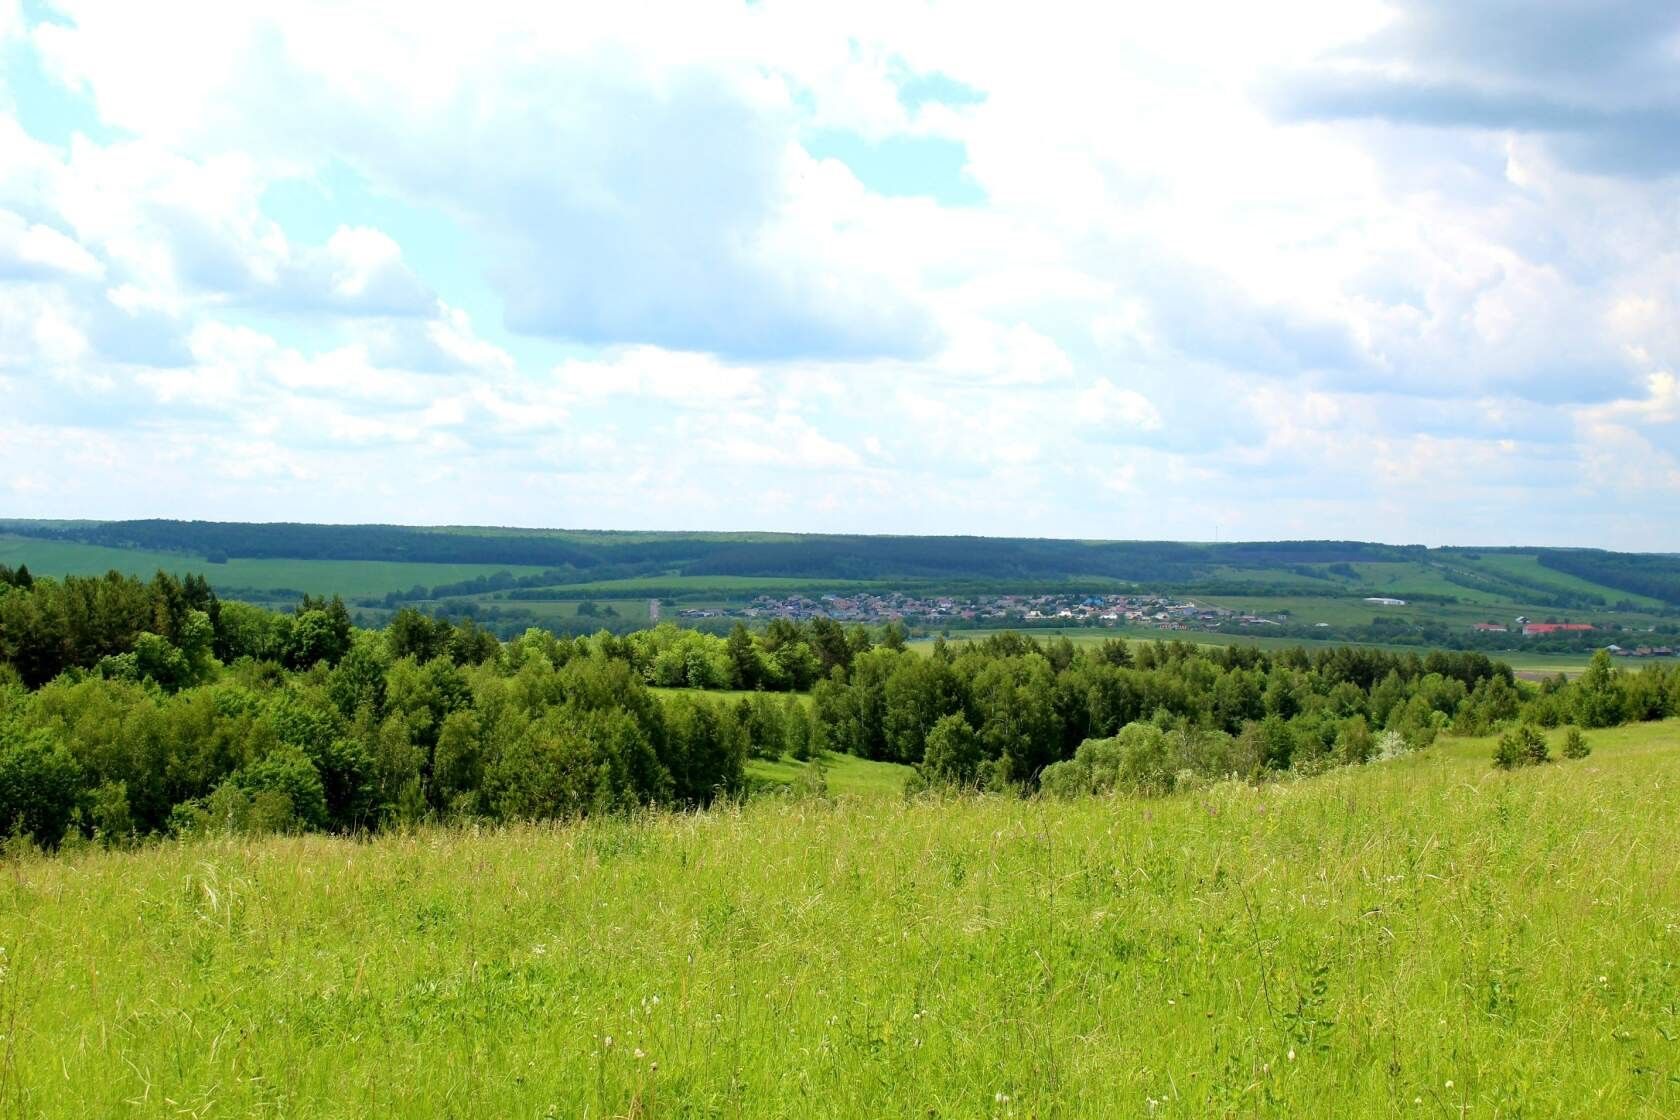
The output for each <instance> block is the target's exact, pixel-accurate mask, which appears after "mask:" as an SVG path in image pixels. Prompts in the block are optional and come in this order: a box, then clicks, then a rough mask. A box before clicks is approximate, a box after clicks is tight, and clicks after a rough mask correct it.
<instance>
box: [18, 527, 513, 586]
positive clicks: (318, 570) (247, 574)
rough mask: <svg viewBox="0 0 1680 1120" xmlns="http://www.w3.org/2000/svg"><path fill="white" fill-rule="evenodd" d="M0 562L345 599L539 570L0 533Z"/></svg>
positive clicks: (56, 571) (46, 570) (49, 571)
mask: <svg viewBox="0 0 1680 1120" xmlns="http://www.w3.org/2000/svg"><path fill="white" fill-rule="evenodd" d="M0 564H5V565H8V566H10V567H16V566H17V565H19V564H28V565H29V568H30V570H31V571H33V572H35V573H36V574H38V575H44V576H47V575H50V576H67V575H74V576H99V575H104V574H105V573H106V572H108V571H111V570H112V569H116V570H117V571H120V572H129V573H132V574H134V575H138V576H141V577H146V578H149V577H150V576H151V575H152V574H153V573H154V572H157V571H159V570H162V571H165V572H169V573H171V574H173V575H186V574H188V573H189V572H196V573H198V574H200V575H202V576H204V577H205V578H207V579H208V580H210V582H211V583H212V584H213V585H214V586H216V587H230V588H255V589H258V590H266V589H271V588H288V589H292V590H296V591H303V592H307V593H308V594H311V595H342V596H344V597H345V598H346V599H352V598H359V597H363V596H383V595H385V594H386V593H387V592H391V591H406V590H408V589H409V588H411V587H413V586H414V585H416V584H419V585H421V586H422V587H434V586H436V585H437V584H440V583H455V582H458V581H460V580H467V579H472V578H474V577H476V576H485V575H492V574H494V573H496V572H501V571H509V572H512V573H513V574H515V575H523V574H527V573H533V572H537V571H540V570H541V569H539V568H521V567H510V566H508V565H505V564H422V563H412V564H411V563H403V562H400V561H379V560H266V559H263V560H255V559H233V560H229V561H228V562H227V563H225V564H211V563H208V562H207V561H205V560H204V559H203V558H202V557H199V556H189V555H187V554H185V553H178V552H143V551H140V550H138V549H129V548H101V547H99V546H98V545H88V544H64V543H60V542H57V541H43V540H35V539H33V538H27V537H15V536H8V535H0Z"/></svg>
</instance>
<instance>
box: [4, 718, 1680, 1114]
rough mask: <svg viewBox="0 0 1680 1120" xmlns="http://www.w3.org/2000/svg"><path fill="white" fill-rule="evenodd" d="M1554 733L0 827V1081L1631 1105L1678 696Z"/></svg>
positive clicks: (1015, 1103) (328, 1102) (1665, 981)
mask: <svg viewBox="0 0 1680 1120" xmlns="http://www.w3.org/2000/svg"><path fill="white" fill-rule="evenodd" d="M1594 748H1595V751H1594V754H1593V755H1592V757H1591V758H1590V759H1588V760H1586V761H1583V762H1577V763H1568V764H1558V765H1552V766H1546V767H1539V768H1535V769H1532V770H1528V771H1524V772H1522V773H1519V774H1515V775H1505V774H1496V773H1494V772H1493V771H1492V770H1491V769H1490V768H1489V765H1488V754H1489V753H1490V751H1491V745H1490V744H1488V743H1486V742H1478V743H1468V744H1462V743H1461V744H1455V745H1453V746H1451V747H1447V748H1444V749H1443V748H1435V749H1433V750H1432V751H1430V752H1427V753H1425V754H1423V755H1420V756H1416V757H1412V758H1408V759H1404V760H1401V761H1399V762H1394V763H1385V764H1378V765H1373V766H1369V767H1364V768H1361V769H1358V770H1349V771H1343V772H1337V773H1333V774H1329V775H1326V776H1323V777H1319V778H1315V779H1310V780H1304V781H1298V782H1290V783H1282V784H1277V785H1271V786H1266V787H1262V788H1252V787H1248V786H1245V785H1240V784H1222V785H1217V786H1214V787H1211V788H1207V789H1203V790H1200V791H1198V792H1195V793H1190V794H1185V795H1180V796H1176V797H1173V798H1170V799H1166V800H1158V801H1129V800H1087V801H1082V802H1072V803H1053V802H1036V801H1034V802H1021V801H1014V800H1008V799H1002V798H989V799H958V800H948V801H920V802H909V803H906V802H905V801H903V800H902V799H900V798H895V797H890V796H887V797H879V796H877V797H842V798H839V799H838V800H837V801H836V802H832V803H831V802H829V801H812V802H799V801H790V800H788V799H785V798H779V799H766V800H763V801H759V802H755V803H751V804H748V805H746V806H745V807H740V808H733V809H720V810H717V811H713V812H709V813H705V814H699V815H689V816H663V817H649V818H645V819H636V820H599V821H590V822H586V823H580V824H573V825H563V826H554V827H522V828H512V829H506V830H494V831H492V830H486V831H476V830H472V829H450V830H433V831H420V832H416V833H412V834H408V835H396V836H390V837H385V838H381V839H379V840H377V841H374V842H371V843H357V842H353V841H348V840H341V839H333V838H329V837H322V836H304V837H296V838H280V839H272V840H266V841H236V840H223V841H203V842H196V843H188V844H180V845H166V846H161V847H154V848H148V849H145V850H142V851H139V852H134V853H107V852H97V851H88V852H83V853H72V854H69V855H66V856H61V857H58V858H52V859H46V858H39V857H20V858H16V859H14V860H12V861H11V862H10V863H8V864H6V865H4V866H3V867H0V870H3V871H4V875H3V876H0V884H3V885H0V946H4V950H5V953H4V956H3V957H0V960H3V961H4V967H5V969H6V971H5V973H4V975H3V977H0V1030H4V1031H5V1034H6V1037H5V1040H4V1042H3V1044H0V1059H3V1061H4V1064H3V1065H0V1109H5V1110H9V1111H10V1113H12V1114H17V1115H24V1116H37V1115H40V1116H65V1117H88V1116H181V1115H193V1116H344V1117H349V1116H460V1117H488V1116H521V1117H544V1116H568V1117H569V1116H591V1117H604V1116H720V1117H735V1116H778V1117H780V1116H848V1117H852V1116H870V1117H874V1116H902V1117H911V1116H915V1117H929V1116H938V1117H958V1116H962V1117H966V1116H1020V1117H1027V1116H1036V1117H1050V1116H1132V1115H1135V1116H1151V1115H1152V1116H1184V1117H1192V1116H1194V1117H1201V1116H1226V1115H1229V1116H1253V1115H1267V1116H1326V1117H1330V1116H1334V1117H1346V1116H1366V1115H1370V1116H1413V1115H1415V1116H1443V1117H1457V1116H1488V1117H1491V1116H1589V1115H1590V1116H1617V1117H1629V1116H1650V1117H1658V1116H1673V1115H1676V1114H1680V965H1677V960H1680V868H1677V861H1676V858H1675V848H1674V838H1675V836H1676V835H1680V780H1677V778H1676V774H1675V764H1676V762H1677V761H1680V725H1676V724H1674V723H1669V724H1665V725H1651V726H1645V727H1640V728H1630V729H1626V730H1623V731H1618V732H1613V733H1601V734H1600V735H1597V736H1595V737H1594ZM8 1008H10V1009H11V1011H10V1013H8Z"/></svg>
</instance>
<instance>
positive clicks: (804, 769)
mask: <svg viewBox="0 0 1680 1120" xmlns="http://www.w3.org/2000/svg"><path fill="white" fill-rule="evenodd" d="M809 770H810V766H809V765H808V764H807V763H803V762H795V761H794V760H793V759H791V758H784V759H780V760H778V761H776V762H765V761H764V760H763V759H752V760H751V761H749V762H748V763H747V780H748V781H749V782H751V783H752V785H753V787H754V788H755V789H757V790H761V791H762V790H776V789H784V790H785V789H793V788H797V787H798V786H799V784H800V779H801V778H802V777H805V776H806V775H807V774H808V772H809ZM912 773H914V771H912V770H911V768H910V767H908V766H900V765H899V764H897V763H895V762H871V761H869V760H868V759H866V758H858V757H856V756H854V755H849V754H825V755H824V756H823V781H824V782H825V783H826V784H827V786H828V792H829V795H830V796H831V797H893V796H897V795H898V794H901V793H903V792H904V782H905V780H906V779H907V778H909V777H910V775H911V774H912Z"/></svg>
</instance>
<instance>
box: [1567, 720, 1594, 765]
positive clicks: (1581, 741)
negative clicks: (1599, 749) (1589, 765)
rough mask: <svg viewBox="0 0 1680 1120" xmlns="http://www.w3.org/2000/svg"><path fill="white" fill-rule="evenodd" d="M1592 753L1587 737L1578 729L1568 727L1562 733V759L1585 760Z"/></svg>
mask: <svg viewBox="0 0 1680 1120" xmlns="http://www.w3.org/2000/svg"><path fill="white" fill-rule="evenodd" d="M1591 753H1592V745H1591V744H1589V743H1588V742H1587V737H1586V736H1585V735H1583V734H1581V729H1580V728H1579V727H1570V728H1569V729H1568V730H1567V731H1565V732H1564V733H1563V757H1565V758H1586V757H1587V756H1588V755H1589V754H1591Z"/></svg>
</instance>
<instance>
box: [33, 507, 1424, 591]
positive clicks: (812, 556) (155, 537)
mask: <svg viewBox="0 0 1680 1120" xmlns="http://www.w3.org/2000/svg"><path fill="white" fill-rule="evenodd" d="M0 530H4V531H6V532H10V533H13V534H16V535H19V536H25V537H32V538H37V539H44V540H56V541H71V542H77V543H81V544H89V545H99V546H102V547H106V548H136V549H144V550H149V551H154V552H181V553H188V554H192V555H195V556H202V557H208V558H210V559H211V560H218V559H233V558H246V559H282V558H285V559H297V560H378V561H403V562H411V563H431V564H506V565H517V566H529V567H540V568H572V569H575V570H578V571H580V572H582V571H590V570H593V569H600V568H611V569H618V570H619V571H618V573H617V574H622V575H631V574H653V573H669V574H678V575H690V576H702V575H730V576H791V577H800V578H805V579H891V578H894V577H909V578H917V579H942V578H950V579H976V578H979V579H1063V578H1080V577H1087V578H1088V577H1094V576H1095V577H1106V578H1110V579H1120V580H1137V581H1150V582H1174V583H1184V582H1191V581H1195V580H1197V579H1203V578H1207V577H1208V576H1210V575H1212V574H1214V573H1215V572H1217V571H1218V570H1219V569H1222V568H1223V569H1235V570H1241V571H1266V570H1270V569H1277V568H1283V569H1286V570H1289V569H1294V568H1296V567H1297V566H1303V565H1328V564H1336V563H1347V562H1350V561H1358V562H1382V561H1389V562H1394V561H1406V560H1412V559H1417V558H1419V557H1421V556H1423V555H1424V553H1425V551H1426V550H1425V549H1423V548H1422V547H1421V546H1404V547H1396V546H1392V545H1382V544H1365V543H1362V542H1358V541H1281V542H1271V543H1225V544H1185V543H1178V542H1172V541H1071V540H1046V539H1020V538H1006V537H899V536H846V535H833V536H829V535H820V536H813V535H795V534H771V533H762V534H742V535H733V534H715V533H659V534H651V533H566V532H558V531H549V530H524V529H473V528H458V527H449V528H441V527H440V528H410V527H403V526H392V525H312V524H299V523H283V522H282V523H271V524H244V523H239V522H219V521H163V520H146V521H106V522H85V521H83V522H49V521H6V522H0ZM1302 574H1305V575H1307V576H1309V577H1319V578H1328V577H1327V576H1324V575H1323V573H1318V572H1313V571H1310V570H1306V569H1303V570H1302ZM592 578H599V573H592Z"/></svg>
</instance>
